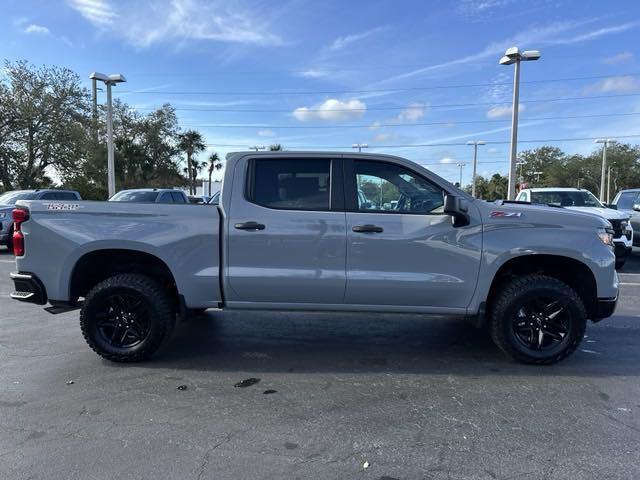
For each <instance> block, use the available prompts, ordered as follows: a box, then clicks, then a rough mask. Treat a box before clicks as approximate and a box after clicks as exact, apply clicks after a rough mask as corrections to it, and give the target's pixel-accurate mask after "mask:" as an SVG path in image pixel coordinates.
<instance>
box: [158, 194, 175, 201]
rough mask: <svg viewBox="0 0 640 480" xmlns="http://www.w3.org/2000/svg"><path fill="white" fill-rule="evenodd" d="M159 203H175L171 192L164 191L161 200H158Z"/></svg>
mask: <svg viewBox="0 0 640 480" xmlns="http://www.w3.org/2000/svg"><path fill="white" fill-rule="evenodd" d="M158 203H173V197H172V196H171V192H164V193H163V194H162V195H160V200H158Z"/></svg>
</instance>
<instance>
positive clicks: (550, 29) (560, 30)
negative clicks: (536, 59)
mask: <svg viewBox="0 0 640 480" xmlns="http://www.w3.org/2000/svg"><path fill="white" fill-rule="evenodd" d="M596 20H597V19H586V20H574V21H563V22H555V23H550V24H548V25H545V26H543V27H535V28H531V29H528V30H524V31H522V32H520V33H518V34H517V35H515V36H513V37H510V38H505V39H502V40H499V41H496V42H492V43H490V44H488V45H486V46H485V47H484V48H483V49H482V50H480V51H477V52H474V53H472V54H469V55H461V56H458V57H457V58H455V59H453V60H448V61H446V62H442V63H436V64H433V65H428V66H426V67H422V68H418V69H415V70H412V71H409V72H406V73H402V74H399V75H394V76H392V77H389V78H387V79H384V80H381V81H378V82H375V83H373V84H371V85H369V86H367V88H369V89H373V88H379V87H382V86H384V85H387V84H389V83H394V82H397V81H401V80H406V79H408V78H415V77H424V76H426V75H428V74H436V73H442V72H443V71H447V70H450V69H452V68H454V67H460V66H464V65H467V64H477V63H478V61H480V60H484V59H488V58H493V59H495V61H496V63H497V61H498V58H499V57H500V55H502V54H503V53H504V51H505V50H506V49H507V48H509V47H512V46H514V45H536V46H547V45H567V44H573V43H579V42H583V41H587V40H593V39H595V38H599V37H602V36H605V35H610V34H615V33H620V32H623V31H626V30H629V29H631V28H634V27H636V26H637V25H638V24H637V23H625V24H621V25H613V26H609V27H605V28H599V29H596V30H592V31H587V32H580V33H577V34H575V33H574V35H573V36H570V37H564V38H562V37H560V35H563V34H567V33H570V32H575V31H576V30H577V29H578V28H580V27H584V26H586V25H589V24H592V23H593V22H594V21H596Z"/></svg>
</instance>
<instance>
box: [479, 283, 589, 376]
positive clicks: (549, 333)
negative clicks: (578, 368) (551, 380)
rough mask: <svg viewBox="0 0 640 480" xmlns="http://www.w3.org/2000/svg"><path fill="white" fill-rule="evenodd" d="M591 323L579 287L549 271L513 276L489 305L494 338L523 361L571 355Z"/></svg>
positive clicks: (547, 361) (546, 360)
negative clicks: (574, 287) (551, 275)
mask: <svg viewBox="0 0 640 480" xmlns="http://www.w3.org/2000/svg"><path fill="white" fill-rule="evenodd" d="M586 324H587V313H586V310H585V308H584V304H583V303H582V300H581V299H580V297H579V296H578V294H577V293H576V292H575V290H573V289H572V288H571V287H569V286H568V285H567V284H565V283H564V282H562V281H560V280H558V279H556V278H553V277H547V276H545V275H526V276H522V277H517V278H513V279H511V280H508V281H507V282H506V283H504V284H503V285H502V286H501V287H500V289H499V290H498V292H497V293H496V295H495V296H494V298H493V302H492V304H491V305H490V310H489V328H490V331H491V337H492V338H493V341H494V342H495V343H496V345H498V347H500V348H501V349H502V350H503V351H504V352H506V353H507V354H508V355H510V356H511V357H512V358H514V359H515V360H517V361H519V362H522V363H531V364H538V365H550V364H552V363H556V362H558V361H560V360H562V359H563V358H566V357H568V356H569V355H571V354H572V353H573V352H574V351H575V350H576V348H578V345H580V342H581V341H582V338H583V337H584V332H585V328H586Z"/></svg>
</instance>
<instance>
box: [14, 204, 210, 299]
mask: <svg viewBox="0 0 640 480" xmlns="http://www.w3.org/2000/svg"><path fill="white" fill-rule="evenodd" d="M19 206H22V207H27V208H28V209H29V211H30V220H29V221H28V222H26V223H25V224H24V225H23V227H22V230H23V232H24V236H25V250H26V255H25V256H24V257H18V258H17V259H16V261H17V266H18V270H19V271H21V272H34V271H37V272H38V276H39V278H40V280H41V281H42V283H43V284H45V285H46V286H47V292H46V293H47V296H48V299H49V300H50V301H58V302H67V301H69V300H70V291H69V289H70V287H69V285H70V284H71V277H72V275H73V271H74V268H75V266H76V265H77V264H78V261H79V260H80V259H81V258H82V257H83V256H84V255H85V254H87V253H88V252H95V251H96V250H135V251H138V252H144V253H147V254H149V255H153V256H155V257H157V258H158V259H159V260H161V261H162V262H164V264H165V265H166V266H167V267H168V269H169V270H170V271H171V272H172V273H173V277H174V279H175V282H176V285H177V287H178V290H179V291H180V292H183V295H184V301H185V304H186V306H187V307H189V308H211V307H217V306H218V304H219V302H220V301H221V293H220V281H219V272H220V265H219V260H218V259H219V256H220V218H221V216H220V212H219V210H218V208H217V207H216V206H214V205H168V204H157V203H149V204H147V203H124V202H90V201H82V202H57V201H53V202H52V201H47V202H44V201H21V202H19Z"/></svg>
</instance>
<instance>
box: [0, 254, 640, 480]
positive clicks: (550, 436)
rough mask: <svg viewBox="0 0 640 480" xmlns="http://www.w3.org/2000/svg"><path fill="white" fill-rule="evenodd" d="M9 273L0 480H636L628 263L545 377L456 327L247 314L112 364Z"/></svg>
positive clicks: (637, 287) (632, 293)
mask: <svg viewBox="0 0 640 480" xmlns="http://www.w3.org/2000/svg"><path fill="white" fill-rule="evenodd" d="M12 269H13V264H12V257H11V256H10V255H9V254H8V253H7V252H5V251H4V250H2V252H1V253H0V312H1V313H0V478H1V479H47V480H54V479H65V480H67V479H83V480H84V479H112V478H118V479H194V480H195V479H216V480H220V479H234V480H237V479H297V478H299V479H307V478H313V479H316V478H317V479H351V478H356V479H361V478H362V479H375V480H383V479H386V480H392V479H523V478H524V479H539V478H546V479H565V478H566V479H572V480H575V479H605V478H606V479H634V478H640V448H639V447H640V379H639V375H640V299H639V296H638V293H640V251H638V252H636V253H635V257H634V258H632V259H631V260H630V261H629V263H628V265H627V266H625V269H624V273H623V274H622V275H621V281H622V282H623V286H622V287H621V288H622V294H621V300H620V303H619V306H618V310H617V312H616V314H615V316H614V317H613V318H611V319H608V320H605V321H603V322H601V323H599V324H597V325H593V324H590V325H589V327H588V330H587V335H588V337H587V338H586V339H585V342H584V343H583V344H582V348H581V350H580V351H578V352H577V353H576V354H575V355H573V356H572V357H571V358H569V359H568V360H566V361H564V362H563V363H561V364H559V365H556V366H552V367H530V366H522V365H518V364H515V363H512V362H511V361H510V360H508V359H507V358H506V357H504V356H503V355H502V354H501V353H499V352H498V351H497V350H496V348H495V347H494V346H493V344H492V343H491V342H490V340H489V339H488V338H487V336H486V335H485V333H484V332H482V331H476V330H473V329H471V328H469V327H468V326H467V324H466V323H465V322H464V321H458V320H443V319H435V320H434V319H425V318H421V317H416V316H403V315H381V316H371V315H361V314H348V315H346V314H335V313H333V314H294V313H287V314H272V313H269V314H266V313H258V312H255V313H239V312H238V313H217V312H216V313H208V314H207V315H206V316H204V317H202V318H197V319H192V320H191V321H189V322H187V323H183V324H179V325H178V326H177V327H176V331H175V334H174V337H173V339H172V341H171V342H170V343H169V345H168V346H167V347H166V348H165V349H164V350H163V351H162V352H161V353H160V355H158V356H157V357H156V359H155V360H154V361H152V362H150V363H145V364H138V365H117V364H112V363H109V362H106V361H104V360H101V359H100V358H99V357H98V356H96V355H95V354H94V353H93V352H92V351H90V350H89V348H88V347H87V346H86V345H85V343H84V340H83V339H82V336H81V334H80V328H79V325H78V313H77V312H71V313H66V314H62V315H57V316H53V315H50V314H48V313H46V312H44V311H43V310H42V309H41V308H40V307H37V306H31V305H25V304H20V303H18V302H15V301H12V300H10V299H9V298H7V295H8V293H9V292H10V290H11V285H10V281H9V279H8V273H9V271H11V270H12ZM249 379H253V380H249ZM258 380H259V381H258ZM236 384H239V386H235V385H236ZM178 387H180V389H179V388H178ZM267 392H269V393H267ZM365 465H367V468H364V466H365Z"/></svg>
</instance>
